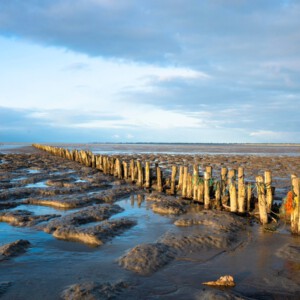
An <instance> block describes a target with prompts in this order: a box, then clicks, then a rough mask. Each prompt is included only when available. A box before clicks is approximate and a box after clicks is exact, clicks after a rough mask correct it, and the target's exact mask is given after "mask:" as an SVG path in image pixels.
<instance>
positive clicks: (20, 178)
mask: <svg viewBox="0 0 300 300" xmlns="http://www.w3.org/2000/svg"><path fill="white" fill-rule="evenodd" d="M25 179H27V177H25V176H23V177H18V178H14V179H12V180H11V181H10V182H18V181H21V180H25Z"/></svg>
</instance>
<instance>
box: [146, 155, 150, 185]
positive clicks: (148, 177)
mask: <svg viewBox="0 0 300 300" xmlns="http://www.w3.org/2000/svg"><path fill="white" fill-rule="evenodd" d="M150 180H151V178H150V162H149V161H146V163H145V181H146V183H145V187H146V188H147V189H148V188H150V185H151V182H150Z"/></svg>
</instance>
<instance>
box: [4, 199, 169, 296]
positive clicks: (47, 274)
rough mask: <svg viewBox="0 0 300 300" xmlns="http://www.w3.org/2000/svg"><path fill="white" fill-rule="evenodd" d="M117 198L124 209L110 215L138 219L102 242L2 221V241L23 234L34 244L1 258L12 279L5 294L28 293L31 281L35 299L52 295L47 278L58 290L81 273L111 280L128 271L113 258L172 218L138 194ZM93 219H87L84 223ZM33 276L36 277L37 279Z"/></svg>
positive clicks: (47, 210)
mask: <svg viewBox="0 0 300 300" xmlns="http://www.w3.org/2000/svg"><path fill="white" fill-rule="evenodd" d="M117 204H118V205H120V206H121V207H122V208H124V209H125V210H124V211H123V212H121V213H119V214H116V215H114V216H113V217H112V218H121V217H128V218H130V219H133V220H136V221H137V225H136V226H134V227H133V228H131V229H129V230H127V231H125V232H124V233H123V234H122V235H120V236H117V237H115V238H114V239H112V240H111V241H110V242H108V243H107V244H105V245H103V246H101V247H89V246H87V245H85V244H80V243H76V242H71V241H61V240H57V239H55V238H54V237H52V235H50V234H47V233H44V232H42V231H38V230H35V229H33V228H18V227H13V226H10V225H8V224H6V223H0V236H1V244H6V243H9V242H12V241H15V240H17V239H27V240H29V241H30V242H31V244H32V247H31V248H30V249H29V250H28V251H27V252H26V253H25V254H23V255H22V256H20V257H16V258H14V259H13V260H8V261H5V262H2V263H1V266H0V281H12V282H14V285H15V287H14V289H11V292H8V293H7V294H5V295H4V298H3V299H13V298H14V297H16V298H17V297H18V295H21V293H23V294H28V293H29V290H30V289H31V288H32V287H34V289H35V297H36V298H35V299H41V298H45V299H52V298H51V295H44V293H45V290H47V289H49V285H50V284H52V285H53V286H51V290H52V292H56V293H57V294H59V293H60V291H61V289H62V288H63V287H64V286H65V285H68V284H71V283H76V282H77V281H78V280H79V279H80V278H85V279H91V280H92V279H93V280H95V278H96V279H97V280H100V281H101V280H105V281H107V280H113V281H115V280H118V279H120V277H122V274H126V273H128V272H126V271H124V270H123V269H121V268H120V267H118V265H117V264H116V262H115V260H116V259H117V258H118V257H120V256H121V255H122V254H124V252H125V251H126V250H127V249H129V248H131V247H134V246H135V245H137V244H139V243H149V242H155V241H156V239H157V238H159V237H160V236H161V235H162V234H163V233H164V232H166V231H167V230H168V229H169V228H171V226H172V218H170V217H163V216H160V215H157V214H154V213H153V212H152V210H151V209H149V205H148V204H149V203H147V202H146V201H144V200H141V199H139V200H137V198H133V197H131V198H130V197H128V198H125V199H123V200H121V201H118V202H117ZM18 209H25V210H28V211H31V212H33V213H35V214H41V215H43V214H61V215H64V214H68V213H71V212H74V211H76V210H78V209H76V210H64V211H62V210H58V209H55V208H51V207H46V206H37V205H20V206H18V207H16V208H14V209H12V210H18ZM96 224H97V223H90V224H88V226H93V225H96ZM4 270H5V272H4ZM124 276H125V275H124ZM125 277H126V276H125ZM133 277H135V276H134V275H133ZM36 280H38V281H39V283H38V285H37V282H36Z"/></svg>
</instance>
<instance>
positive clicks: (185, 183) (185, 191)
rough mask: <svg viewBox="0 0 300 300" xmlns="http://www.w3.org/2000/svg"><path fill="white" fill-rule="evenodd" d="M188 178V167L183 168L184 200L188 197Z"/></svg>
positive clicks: (182, 194) (182, 193)
mask: <svg viewBox="0 0 300 300" xmlns="http://www.w3.org/2000/svg"><path fill="white" fill-rule="evenodd" d="M187 178H188V167H186V166H185V167H183V178H182V192H181V196H182V198H186V196H187V180H188V179H187Z"/></svg>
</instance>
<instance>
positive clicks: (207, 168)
mask: <svg viewBox="0 0 300 300" xmlns="http://www.w3.org/2000/svg"><path fill="white" fill-rule="evenodd" d="M205 172H206V173H208V174H209V175H207V176H208V177H209V179H211V178H212V167H211V166H207V167H206V168H205Z"/></svg>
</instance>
